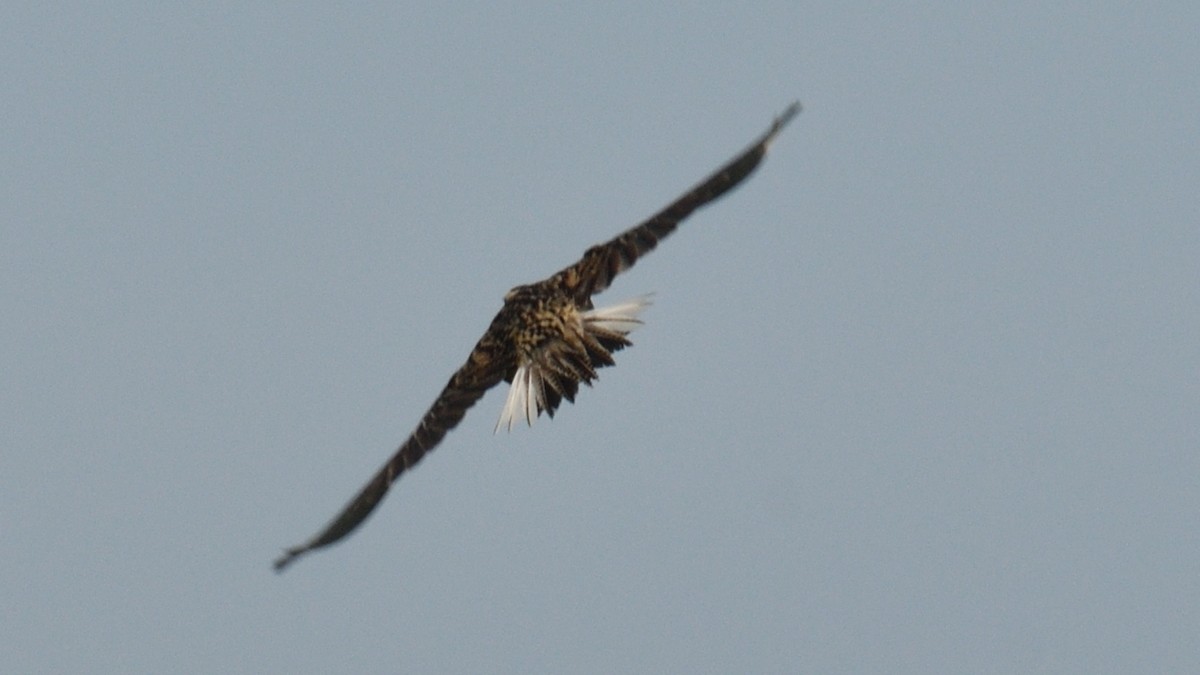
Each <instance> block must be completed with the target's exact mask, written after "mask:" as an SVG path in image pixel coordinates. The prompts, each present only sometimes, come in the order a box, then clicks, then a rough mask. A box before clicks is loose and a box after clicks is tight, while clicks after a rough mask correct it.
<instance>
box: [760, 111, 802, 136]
mask: <svg viewBox="0 0 1200 675" xmlns="http://www.w3.org/2000/svg"><path fill="white" fill-rule="evenodd" d="M802 109H803V108H802V107H801V106H800V101H792V104H791V105H789V106H788V107H787V108H786V109H785V110H784V111H783V112H781V113H779V116H778V117H776V118H775V122H774V123H772V124H771V130H770V131H768V132H767V138H766V144H770V142H771V141H772V140H774V139H775V136H777V135H778V134H779V132H780V131H783V128H784V127H785V126H787V124H788V122H791V121H792V118H793V117H795V116H796V115H799V114H800V111H801V110H802Z"/></svg>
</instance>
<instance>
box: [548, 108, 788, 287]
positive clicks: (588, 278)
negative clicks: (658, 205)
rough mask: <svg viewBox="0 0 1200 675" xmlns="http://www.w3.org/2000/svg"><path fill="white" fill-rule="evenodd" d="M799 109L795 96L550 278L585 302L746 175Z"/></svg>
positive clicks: (753, 168) (752, 170) (755, 165)
mask: <svg viewBox="0 0 1200 675" xmlns="http://www.w3.org/2000/svg"><path fill="white" fill-rule="evenodd" d="M799 112H800V102H799V101H796V102H793V103H792V104H791V105H790V106H788V107H787V109H786V110H784V111H783V112H782V113H780V115H779V116H778V117H776V118H775V121H774V122H773V123H772V124H771V128H770V129H768V130H767V131H766V133H764V134H763V135H762V136H760V137H759V138H758V140H756V141H754V142H753V143H752V144H750V146H749V147H748V148H746V149H745V150H743V151H742V153H741V154H739V155H738V156H737V157H734V158H733V159H732V160H730V161H729V162H728V163H727V164H725V166H722V167H721V168H720V169H717V170H716V171H715V172H714V173H713V174H712V175H710V176H709V177H708V178H705V179H704V180H702V181H700V183H698V184H697V185H696V186H695V187H693V188H692V189H691V190H688V191H687V192H686V193H684V194H683V195H682V196H681V197H679V198H678V199H676V200H675V201H674V202H672V203H671V204H670V205H669V206H667V207H666V208H664V209H663V210H661V211H659V212H658V213H656V214H654V215H653V216H651V217H650V218H649V219H647V220H645V221H644V222H642V223H641V224H640V225H637V226H635V227H632V228H630V229H628V230H626V231H625V232H622V233H621V234H619V235H617V236H616V237H615V238H613V239H611V240H609V241H607V242H605V243H603V244H598V245H596V246H593V247H591V248H590V249H588V250H587V251H586V252H585V253H584V254H583V258H582V259H580V260H579V262H577V263H575V264H574V265H571V266H570V267H567V268H565V269H563V270H561V271H560V272H558V273H557V274H555V275H554V276H553V277H551V280H553V281H554V282H557V283H558V284H561V286H562V287H563V288H565V289H567V290H568V291H569V292H571V293H572V294H573V296H574V297H575V300H576V302H578V303H579V304H580V305H581V306H588V302H589V299H590V298H591V296H593V295H595V294H596V293H600V292H601V291H603V290H604V289H606V288H608V287H609V285H610V284H611V283H612V280H613V278H614V277H616V276H617V275H618V274H620V273H621V272H623V271H625V270H627V269H629V268H630V267H633V265H634V263H636V262H637V260H638V258H640V257H641V256H644V255H646V254H647V253H649V252H650V251H652V250H654V247H655V246H657V245H658V242H659V240H661V239H663V238H664V237H666V236H667V235H669V234H671V233H672V232H674V231H675V228H676V227H678V226H679V223H680V222H682V221H683V219H685V218H687V217H688V216H690V215H691V214H692V212H693V211H695V210H696V209H698V208H700V207H701V206H704V205H705V204H708V203H709V202H712V201H714V200H716V199H718V198H720V197H721V196H722V195H724V194H725V193H727V192H729V191H730V190H732V189H733V188H735V187H737V186H738V185H739V184H740V183H741V182H742V181H744V180H746V178H747V177H749V176H750V174H751V173H753V172H754V170H755V169H756V168H758V165H759V164H760V163H761V162H762V159H763V157H764V156H766V154H767V149H768V148H769V147H770V145H771V142H772V141H774V140H775V137H776V136H778V135H779V132H780V131H783V128H784V127H785V126H787V123H788V122H790V121H791V120H792V118H793V117H795V116H796V115H797V114H798V113H799Z"/></svg>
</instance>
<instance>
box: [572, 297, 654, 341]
mask: <svg viewBox="0 0 1200 675" xmlns="http://www.w3.org/2000/svg"><path fill="white" fill-rule="evenodd" d="M649 306H650V295H649V294H647V295H642V296H638V297H636V298H632V299H630V300H626V301H625V302H621V303H617V304H615V305H609V306H608V307H597V308H596V309H589V310H587V311H586V312H584V313H583V320H584V322H585V323H590V324H595V326H596V327H597V328H600V329H602V330H610V331H613V332H616V333H620V334H622V335H625V334H626V333H629V332H630V331H632V330H633V329H634V328H637V327H638V326H640V325H641V324H642V322H641V321H640V320H639V319H638V318H637V317H638V314H641V313H642V310H644V309H646V308H647V307H649Z"/></svg>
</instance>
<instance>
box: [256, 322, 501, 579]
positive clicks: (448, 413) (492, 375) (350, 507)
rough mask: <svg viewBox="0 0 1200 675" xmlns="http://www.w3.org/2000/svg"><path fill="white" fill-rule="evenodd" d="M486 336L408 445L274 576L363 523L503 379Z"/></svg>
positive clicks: (291, 552) (278, 565)
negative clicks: (408, 471)
mask: <svg viewBox="0 0 1200 675" xmlns="http://www.w3.org/2000/svg"><path fill="white" fill-rule="evenodd" d="M489 336H490V333H489V335H485V336H484V338H483V339H482V340H480V341H479V344H478V345H476V347H475V349H474V351H472V352H471V356H470V358H469V359H467V363H466V364H464V365H463V366H462V367H461V368H459V369H458V371H457V372H455V373H454V375H453V376H452V377H451V378H450V382H449V383H447V384H446V387H445V388H444V389H442V393H441V394H439V395H438V397H437V400H436V401H434V403H433V405H432V406H430V408H429V410H428V411H427V412H426V413H425V416H424V417H422V418H421V423H420V424H418V425H417V428H416V429H415V430H413V432H412V434H411V435H410V436H409V437H408V440H406V441H405V442H404V444H403V445H401V446H400V447H399V449H397V450H396V453H395V454H393V455H392V457H391V459H389V460H388V461H387V463H385V464H384V465H383V466H382V467H380V469H379V471H378V472H376V473H375V475H374V477H372V478H371V480H370V481H368V482H367V484H366V485H364V486H363V488H362V489H361V490H360V491H359V492H358V494H357V495H355V496H354V498H353V499H351V500H350V502H349V503H347V504H346V506H345V507H344V508H343V509H342V511H341V512H340V513H338V515H337V516H336V517H335V518H334V519H333V520H332V521H330V522H329V524H328V525H326V526H325V529H323V530H321V531H320V532H318V533H317V534H316V536H314V537H313V538H312V539H309V540H308V541H307V542H305V543H303V544H300V545H299V546H293V547H292V548H289V549H286V550H285V551H284V553H283V555H282V556H280V557H279V558H278V559H276V560H275V563H274V566H275V571H276V572H282V571H283V570H284V569H285V568H286V567H287V566H288V565H290V564H292V563H293V562H295V561H296V559H297V558H299V557H300V556H302V555H304V554H305V553H308V552H309V551H312V550H315V549H318V548H323V547H325V546H329V545H330V544H333V543H335V542H337V541H339V540H340V539H342V538H343V537H345V536H346V535H348V534H350V533H351V532H353V531H354V529H355V528H357V527H358V526H359V525H361V524H362V522H363V521H364V520H366V519H367V516H369V515H371V512H372V511H374V510H375V507H376V506H378V505H379V503H380V502H382V501H383V498H384V496H385V495H386V494H387V491H388V488H390V487H391V486H392V483H394V482H395V481H396V479H397V478H399V477H400V474H402V473H404V472H405V471H407V470H408V469H411V468H412V467H413V466H414V465H415V464H416V463H417V462H419V461H421V459H422V458H423V457H425V455H426V453H428V452H430V451H431V450H433V449H434V448H435V447H437V444H438V443H440V442H441V440H442V439H443V438H444V437H445V436H446V433H447V432H449V431H450V430H451V429H453V428H454V427H455V426H457V425H458V423H459V422H461V421H462V418H463V417H464V416H465V415H466V414H467V410H468V409H469V408H470V407H471V406H473V405H475V403H476V402H477V401H478V400H479V399H480V398H483V395H484V393H486V392H487V390H488V389H491V388H492V387H493V386H495V385H496V384H498V383H499V382H500V381H501V380H502V379H503V375H504V373H503V370H502V368H501V367H499V366H500V365H501V364H499V363H497V362H496V358H495V356H496V354H497V349H496V344H495V342H494V341H491V340H489Z"/></svg>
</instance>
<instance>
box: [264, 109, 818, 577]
mask: <svg viewBox="0 0 1200 675" xmlns="http://www.w3.org/2000/svg"><path fill="white" fill-rule="evenodd" d="M799 112H800V104H799V103H793V104H792V105H790V106H788V108H787V109H786V110H784V111H783V113H782V114H780V115H779V116H778V117H776V118H775V121H774V123H773V124H771V128H770V129H768V130H767V131H766V133H764V134H763V135H762V136H760V137H759V138H758V140H756V141H754V143H752V144H751V145H750V147H748V148H746V149H745V150H744V151H742V153H741V154H739V155H738V156H737V157H734V158H733V159H732V160H730V161H729V163H727V164H726V165H725V166H722V167H721V168H720V169H717V171H716V172H715V173H713V174H712V175H711V176H709V177H708V178H706V179H704V180H703V181H701V182H700V183H699V184H698V185H696V186H695V187H693V188H692V189H691V190H689V191H688V192H687V193H685V194H684V195H683V196H681V197H679V198H678V199H676V200H675V201H674V202H672V203H671V204H670V205H669V206H667V207H666V208H664V209H663V210H662V211H659V212H658V213H657V214H655V215H653V216H651V217H650V218H649V219H648V220H646V221H645V222H643V223H641V224H640V225H638V226H636V227H634V228H632V229H629V230H626V231H625V232H622V233H621V234H620V235H618V236H617V237H616V238H614V239H612V240H610V241H608V242H605V243H603V244H598V245H596V246H593V247H591V248H589V249H588V250H587V251H586V252H584V254H583V258H581V259H580V260H579V261H578V262H576V263H575V264H574V265H571V266H570V267H567V268H565V269H563V270H560V271H559V272H557V273H555V274H554V275H552V276H551V277H549V278H548V279H545V280H542V281H539V282H537V283H532V284H527V285H524V286H517V287H516V288H514V289H512V290H511V291H509V292H508V293H507V294H505V296H504V306H503V307H501V308H500V312H499V313H498V314H496V318H494V319H492V323H491V325H489V326H488V328H487V331H485V332H484V334H483V337H482V338H480V339H479V342H478V344H476V345H475V348H474V349H473V350H471V354H470V356H468V357H467V362H466V363H465V364H463V366H462V367H461V368H459V369H458V371H457V372H455V373H454V375H453V376H452V377H451V378H450V382H449V383H447V384H446V387H445V388H444V389H442V393H441V394H439V395H438V397H437V400H435V401H434V402H433V405H432V406H431V407H430V408H429V411H428V412H426V413H425V416H424V417H422V418H421V422H420V423H419V424H418V425H417V428H416V429H415V430H414V431H413V432H412V435H410V436H409V437H408V440H406V441H405V442H404V444H403V445H401V446H400V448H399V449H398V450H396V453H395V454H394V455H392V457H391V459H389V460H388V461H387V463H385V464H384V465H383V466H382V467H381V468H380V469H379V471H378V472H377V473H376V474H375V475H374V476H373V477H372V478H371V480H370V481H368V482H367V484H366V485H364V486H363V488H362V489H361V490H360V491H359V493H358V494H357V495H355V496H354V498H353V499H351V500H350V502H349V503H348V504H346V506H345V508H343V509H342V511H341V513H339V514H338V515H337V516H336V517H335V518H334V519H333V520H332V521H330V523H329V524H328V525H327V526H325V529H323V530H321V531H320V532H318V533H317V534H316V535H315V536H313V538H312V539H309V540H308V541H307V542H305V543H303V544H300V545H298V546H294V547H292V548H289V549H286V550H285V551H284V554H283V555H282V556H280V557H279V558H278V559H277V560H276V561H275V570H276V571H278V572H281V571H283V570H284V568H286V567H287V566H288V565H290V564H291V563H293V562H294V561H295V560H296V559H297V558H299V557H300V556H302V555H304V554H305V553H308V552H309V551H312V550H315V549H318V548H322V547H325V546H329V545H330V544H333V543H334V542H337V541H339V540H340V539H342V538H343V537H345V536H346V535H348V534H350V533H351V532H353V531H354V529H355V528H357V527H358V526H359V525H360V524H362V522H363V521H364V520H365V519H366V518H367V516H368V515H370V513H371V511H373V510H374V509H375V507H376V506H378V505H379V502H381V501H383V497H384V495H385V494H387V491H388V488H389V487H391V485H392V483H394V482H395V481H396V479H397V478H399V477H400V474H402V473H404V472H405V471H407V470H409V469H411V468H412V467H413V465H415V464H416V463H417V462H419V461H421V458H422V457H424V456H425V454H426V453H428V452H429V451H431V450H433V449H434V448H435V447H437V444H438V443H440V442H441V440H442V438H443V437H445V435H446V433H447V432H448V431H450V430H451V429H453V428H454V427H455V426H457V425H458V423H459V422H460V421H462V418H463V416H464V415H466V413H467V409H468V408H470V407H471V406H472V405H474V404H475V402H476V401H478V400H479V399H480V398H482V397H483V395H484V393H485V392H486V391H487V390H488V389H491V388H492V387H494V386H495V385H497V384H499V383H500V382H501V381H504V382H508V383H509V390H508V398H507V399H506V400H505V402H504V407H503V409H502V410H501V412H500V420H499V421H498V422H497V424H496V429H497V430H499V429H500V428H501V427H505V428H508V429H511V428H512V425H513V423H514V422H517V421H519V420H522V419H524V420H525V422H526V423H528V424H531V425H532V424H533V420H534V419H536V418H537V417H538V416H539V415H541V414H542V413H543V412H544V413H546V414H547V415H548V416H549V417H554V411H555V410H556V409H557V408H558V406H559V404H560V403H562V401H563V399H566V400H567V401H570V402H572V403H574V401H575V394H576V393H578V391H579V384H580V383H583V384H586V385H588V386H591V384H592V381H593V380H595V379H596V370H597V369H599V368H603V367H605V366H611V365H614V364H615V361H613V352H616V351H619V350H621V349H623V348H625V347H628V346H630V345H631V344H632V343H631V342H630V341H629V339H628V338H627V337H626V336H627V335H628V334H629V333H630V331H632V330H633V329H634V328H635V327H637V326H638V325H639V324H640V323H641V322H640V321H639V320H638V318H637V317H638V314H639V312H641V311H642V309H644V308H645V307H646V305H647V304H648V300H647V298H645V297H642V298H637V299H634V300H629V301H626V302H622V303H619V304H616V305H612V306H609V307H601V308H596V307H595V306H594V305H593V304H592V296H593V295H596V294H597V293H600V292H601V291H603V290H604V289H606V288H608V286H609V284H611V283H612V280H613V277H615V276H617V275H618V274H620V273H621V272H623V271H625V270H627V269H629V268H630V267H632V266H633V264H634V263H635V262H637V260H638V258H640V257H641V256H643V255H645V254H647V253H649V252H650V251H652V250H654V247H655V246H657V245H658V242H659V241H660V240H661V239H663V238H664V237H666V236H667V235H669V234H671V233H672V232H674V231H675V228H676V227H677V226H678V225H679V223H680V222H682V221H683V219H684V218H687V217H688V216H689V215H691V213H692V212H693V211H695V210H696V209H698V208H700V207H701V206H704V205H705V204H708V203H709V202H712V201H714V200H716V199H718V198H720V197H721V196H722V195H724V194H725V193H726V192H728V191H730V190H731V189H733V188H734V187H736V186H737V185H738V184H740V183H741V182H742V181H743V180H745V179H746V178H747V177H748V176H749V175H750V174H751V173H752V172H753V171H754V170H755V169H756V168H757V167H758V165H759V163H760V162H761V161H762V159H763V157H764V156H765V155H766V152H767V148H768V147H769V146H770V145H771V142H772V141H774V140H775V137H776V136H777V135H778V134H779V132H780V131H782V130H783V127H784V126H785V125H787V123H788V122H790V121H791V119H792V118H793V117H795V116H796V114H797V113H799Z"/></svg>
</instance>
